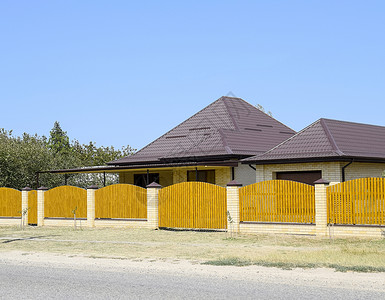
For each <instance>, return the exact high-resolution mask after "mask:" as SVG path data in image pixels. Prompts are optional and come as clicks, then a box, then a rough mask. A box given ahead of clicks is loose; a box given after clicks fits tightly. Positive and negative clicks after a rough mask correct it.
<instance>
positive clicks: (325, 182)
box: [314, 178, 330, 184]
mask: <svg viewBox="0 0 385 300" xmlns="http://www.w3.org/2000/svg"><path fill="white" fill-rule="evenodd" d="M329 183H330V181H327V180H325V179H323V178H321V179H318V180H316V181H314V184H329Z"/></svg>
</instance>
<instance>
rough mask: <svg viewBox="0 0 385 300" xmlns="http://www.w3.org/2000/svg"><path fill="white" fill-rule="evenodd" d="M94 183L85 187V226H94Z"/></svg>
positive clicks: (95, 187) (95, 188)
mask: <svg viewBox="0 0 385 300" xmlns="http://www.w3.org/2000/svg"><path fill="white" fill-rule="evenodd" d="M97 189H98V187H97V186H96V185H91V186H89V187H87V227H95V191H96V190H97Z"/></svg>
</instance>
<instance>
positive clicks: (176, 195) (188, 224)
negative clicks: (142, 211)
mask: <svg viewBox="0 0 385 300" xmlns="http://www.w3.org/2000/svg"><path fill="white" fill-rule="evenodd" d="M226 209H227V208H226V188H223V187H220V186H217V185H213V184H209V183H205V182H183V183H178V184H174V185H171V186H169V187H166V188H163V189H161V190H160V191H159V227H171V228H197V229H200V228H201V229H226V228H227V215H226Z"/></svg>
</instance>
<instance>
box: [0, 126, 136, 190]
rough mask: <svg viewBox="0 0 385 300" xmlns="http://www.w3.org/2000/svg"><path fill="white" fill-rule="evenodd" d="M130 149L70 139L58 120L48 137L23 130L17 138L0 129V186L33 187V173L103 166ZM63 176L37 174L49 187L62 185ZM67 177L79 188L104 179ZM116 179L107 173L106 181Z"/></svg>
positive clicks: (84, 175) (41, 182)
mask: <svg viewBox="0 0 385 300" xmlns="http://www.w3.org/2000/svg"><path fill="white" fill-rule="evenodd" d="M134 151H135V150H134V149H132V148H131V147H130V146H127V147H123V148H122V149H115V148H114V147H112V146H111V147H103V146H101V147H97V146H96V145H95V143H94V142H89V144H80V143H79V141H77V140H73V141H72V142H70V141H69V137H68V135H67V132H66V131H63V130H62V128H61V127H60V124H59V122H55V123H54V127H53V128H52V130H51V131H50V136H49V138H48V139H47V138H46V137H45V136H38V135H37V134H35V135H29V134H27V133H24V134H23V135H22V136H20V137H18V136H14V135H13V134H12V131H8V130H5V129H0V186H2V187H11V188H16V189H21V188H23V187H25V186H29V187H33V188H37V181H36V173H37V172H41V171H48V170H58V169H69V168H80V167H86V166H95V165H105V164H106V163H107V162H109V161H112V160H115V159H119V158H121V157H124V156H128V155H130V154H132V153H133V152H134ZM64 178H65V175H63V174H49V173H41V174H40V176H39V185H44V186H47V187H49V188H52V187H55V186H59V185H63V184H64V182H65V179H64ZM67 179H68V181H67V183H68V184H71V185H75V186H80V187H86V186H87V185H90V184H97V185H99V186H101V185H102V184H103V181H104V177H103V174H75V175H70V176H68V175H67ZM116 180H117V175H109V176H107V183H114V182H116Z"/></svg>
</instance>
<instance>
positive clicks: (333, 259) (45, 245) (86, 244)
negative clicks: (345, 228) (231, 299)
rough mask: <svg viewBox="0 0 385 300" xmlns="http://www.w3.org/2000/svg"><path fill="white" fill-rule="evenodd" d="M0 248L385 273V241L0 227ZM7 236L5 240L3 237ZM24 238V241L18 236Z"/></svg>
mask: <svg viewBox="0 0 385 300" xmlns="http://www.w3.org/2000/svg"><path fill="white" fill-rule="evenodd" d="M0 238H1V240H0V251H11V250H21V251H28V252H30V251H34V252H53V253H64V254H69V255H86V256H91V257H114V258H123V259H125V258H128V259H187V260H191V261H197V262H207V261H208V262H209V263H211V264H217V265H226V264H230V265H231V264H233V265H247V264H259V265H266V266H278V267H283V268H293V267H325V266H326V267H334V268H336V269H337V270H342V271H344V270H356V271H385V239H376V240H371V239H334V240H329V239H322V238H317V237H309V236H291V235H239V236H237V237H235V238H230V237H228V235H227V233H225V232H196V231H165V230H147V229H116V228H115V229H112V228H98V229H89V228H83V229H80V230H76V231H75V230H74V229H73V228H53V227H29V228H27V229H26V230H24V231H21V230H20V229H19V228H16V227H0ZM5 238H9V239H5ZM20 238H26V239H27V240H18V239H20Z"/></svg>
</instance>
